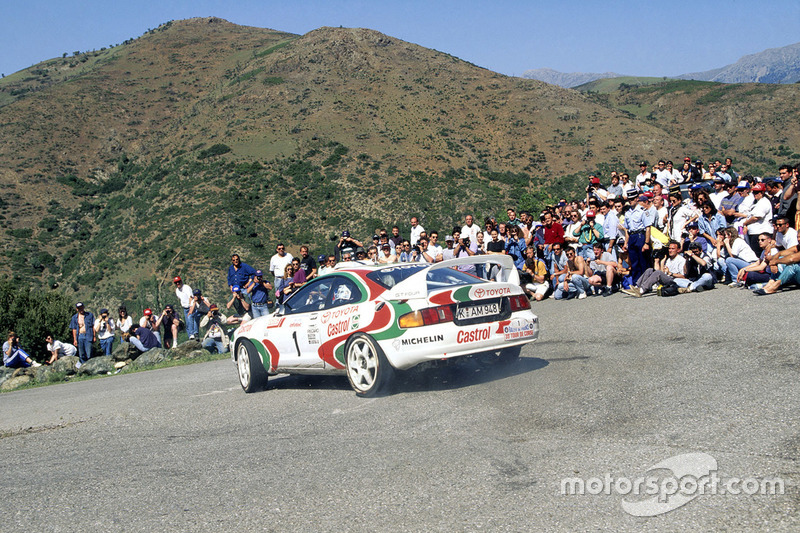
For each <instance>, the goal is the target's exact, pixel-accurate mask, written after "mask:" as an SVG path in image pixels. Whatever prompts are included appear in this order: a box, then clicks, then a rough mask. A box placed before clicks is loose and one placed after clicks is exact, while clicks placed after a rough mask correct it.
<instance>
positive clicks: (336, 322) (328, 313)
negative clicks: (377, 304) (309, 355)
mask: <svg viewBox="0 0 800 533" xmlns="http://www.w3.org/2000/svg"><path fill="white" fill-rule="evenodd" d="M324 279H326V280H327V282H328V283H329V286H328V287H326V296H325V300H324V302H323V304H322V306H320V309H319V310H318V311H317V312H314V313H311V315H310V316H309V322H308V327H307V328H306V332H305V337H303V338H305V339H306V340H307V342H308V343H309V348H310V349H313V348H316V350H317V352H318V354H319V356H320V357H321V358H322V360H323V361H324V362H325V364H326V368H327V366H331V367H333V368H341V366H342V365H341V364H340V363H338V362H337V361H336V359H335V358H334V352H335V350H336V348H337V347H341V346H342V344H343V343H344V342H345V341H346V340H347V338H348V337H349V336H350V335H351V333H352V332H353V331H355V330H356V329H358V328H359V327H361V325H363V324H365V323H366V322H365V320H366V319H367V317H362V316H361V315H362V313H361V312H360V311H361V305H362V304H363V302H364V300H365V299H366V291H365V290H362V288H361V287H359V284H357V283H356V282H355V281H353V279H351V278H350V277H349V276H346V275H333V276H331V275H327V276H325V277H324Z"/></svg>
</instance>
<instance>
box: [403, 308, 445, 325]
mask: <svg viewBox="0 0 800 533" xmlns="http://www.w3.org/2000/svg"><path fill="white" fill-rule="evenodd" d="M454 318H455V317H454V315H453V306H452V305H440V306H439V307H428V308H425V309H420V310H419V311H412V312H411V313H406V314H405V315H403V316H401V317H400V318H399V319H398V321H397V324H398V325H399V326H400V327H401V328H418V327H420V326H433V325H434V324H441V323H443V322H452V321H453V320H454Z"/></svg>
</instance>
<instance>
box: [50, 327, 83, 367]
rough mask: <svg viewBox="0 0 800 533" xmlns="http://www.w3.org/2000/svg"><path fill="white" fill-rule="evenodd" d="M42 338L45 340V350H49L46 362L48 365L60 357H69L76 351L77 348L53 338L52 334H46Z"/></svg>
mask: <svg viewBox="0 0 800 533" xmlns="http://www.w3.org/2000/svg"><path fill="white" fill-rule="evenodd" d="M44 340H45V341H46V342H47V351H48V352H50V359H49V360H48V361H47V363H46V364H48V365H52V364H53V363H55V362H56V361H57V360H58V359H61V358H62V357H70V356H74V355H76V354H77V353H78V349H77V348H75V347H74V346H73V345H71V344H67V343H63V342H61V341H57V340H55V337H53V335H52V334H49V335H47V337H45V339H44Z"/></svg>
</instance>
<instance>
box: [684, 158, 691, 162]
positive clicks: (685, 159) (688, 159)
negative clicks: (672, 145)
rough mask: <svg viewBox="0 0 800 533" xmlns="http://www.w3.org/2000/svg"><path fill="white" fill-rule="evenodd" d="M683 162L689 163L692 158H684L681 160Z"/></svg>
mask: <svg viewBox="0 0 800 533" xmlns="http://www.w3.org/2000/svg"><path fill="white" fill-rule="evenodd" d="M683 162H684V163H691V162H692V158H691V157H684V158H683Z"/></svg>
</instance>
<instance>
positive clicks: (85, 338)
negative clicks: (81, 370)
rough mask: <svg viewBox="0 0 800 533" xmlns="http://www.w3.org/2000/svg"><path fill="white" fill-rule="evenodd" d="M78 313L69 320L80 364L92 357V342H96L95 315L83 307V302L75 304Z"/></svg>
mask: <svg viewBox="0 0 800 533" xmlns="http://www.w3.org/2000/svg"><path fill="white" fill-rule="evenodd" d="M75 308H76V309H77V310H78V312H77V313H75V314H74V315H72V319H71V320H70V321H69V329H71V330H72V344H73V345H74V346H75V347H76V348H78V358H79V359H80V361H78V365H77V366H80V365H82V364H83V363H85V362H86V361H88V360H89V359H91V358H92V343H93V342H94V315H93V314H92V313H90V312H89V311H87V310H86V309H84V308H83V304H82V303H81V302H78V303H76V304H75Z"/></svg>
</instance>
